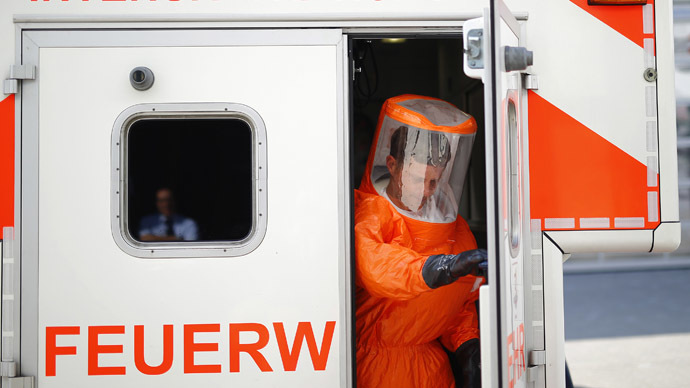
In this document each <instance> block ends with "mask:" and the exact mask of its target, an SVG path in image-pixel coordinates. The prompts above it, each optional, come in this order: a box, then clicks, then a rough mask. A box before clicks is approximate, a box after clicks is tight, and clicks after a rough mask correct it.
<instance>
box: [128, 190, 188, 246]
mask: <svg viewBox="0 0 690 388" xmlns="http://www.w3.org/2000/svg"><path fill="white" fill-rule="evenodd" d="M156 208H157V209H158V214H151V215H148V216H145V217H143V218H142V219H141V225H140V227H139V240H141V241H180V240H185V241H194V240H198V239H199V233H198V228H197V225H196V222H194V220H192V219H191V218H187V217H183V216H181V215H179V214H176V213H175V197H174V196H173V193H172V191H171V190H170V189H168V188H165V187H164V188H161V189H158V191H156Z"/></svg>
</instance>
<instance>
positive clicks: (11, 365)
mask: <svg viewBox="0 0 690 388" xmlns="http://www.w3.org/2000/svg"><path fill="white" fill-rule="evenodd" d="M0 376H2V387H3V388H33V387H34V378H33V377H31V376H28V377H23V376H17V363H16V362H12V361H9V362H7V361H3V362H0Z"/></svg>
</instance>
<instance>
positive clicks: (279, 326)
mask: <svg viewBox="0 0 690 388" xmlns="http://www.w3.org/2000/svg"><path fill="white" fill-rule="evenodd" d="M273 329H274V330H275V333H276V339H277V341H278V349H279V350H280V358H281V359H282V360H283V368H284V369H285V370H286V371H294V370H295V369H297V360H299V353H300V350H301V349H302V343H303V342H304V340H305V339H306V341H307V347H308V348H309V355H310V356H311V363H312V365H313V366H314V370H325V369H326V363H327V362H328V352H329V351H330V349H331V342H332V341H333V332H334V331H335V321H328V322H326V327H325V329H324V332H323V339H322V341H321V351H319V349H318V348H317V346H316V339H315V338H314V331H313V330H312V327H311V323H310V322H300V323H298V324H297V332H296V333H295V340H294V341H293V343H292V351H290V348H288V342H287V338H286V336H285V328H284V326H283V323H282V322H275V323H273Z"/></svg>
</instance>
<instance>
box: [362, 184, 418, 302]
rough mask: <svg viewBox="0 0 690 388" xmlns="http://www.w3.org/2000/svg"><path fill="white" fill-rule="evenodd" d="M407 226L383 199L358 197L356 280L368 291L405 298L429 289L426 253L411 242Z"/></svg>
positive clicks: (373, 293) (383, 295) (374, 293)
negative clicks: (423, 274) (420, 251)
mask: <svg viewBox="0 0 690 388" xmlns="http://www.w3.org/2000/svg"><path fill="white" fill-rule="evenodd" d="M406 228H407V226H406V225H405V223H404V221H403V220H402V218H401V217H399V216H395V215H393V214H392V212H391V210H390V208H389V207H388V203H387V202H386V201H385V200H376V199H375V198H371V197H369V198H366V199H364V200H359V201H358V204H357V209H356V211H355V252H356V255H357V260H356V270H357V275H358V276H357V281H358V282H359V283H360V286H362V287H364V288H365V289H366V290H367V291H369V293H370V294H372V295H374V296H378V297H385V298H391V299H398V300H407V299H412V298H414V297H416V296H417V295H419V294H421V293H423V292H427V291H429V290H430V288H429V286H427V285H426V283H425V282H424V279H423V278H422V266H423V265H424V262H425V261H426V259H427V258H428V256H423V255H420V254H419V253H417V252H415V251H413V250H412V249H410V248H408V247H409V246H411V242H410V241H409V240H410V237H409V233H406Z"/></svg>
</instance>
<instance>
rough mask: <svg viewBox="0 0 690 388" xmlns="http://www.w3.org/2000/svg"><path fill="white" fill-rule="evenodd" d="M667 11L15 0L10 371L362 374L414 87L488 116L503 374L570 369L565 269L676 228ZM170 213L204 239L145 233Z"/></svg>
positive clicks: (508, 380)
mask: <svg viewBox="0 0 690 388" xmlns="http://www.w3.org/2000/svg"><path fill="white" fill-rule="evenodd" d="M672 20H673V19H672V2H671V1H662V0H656V1H655V0H589V1H588V0H549V1H537V0H482V1H463V0H426V1H421V0H396V1H393V0H320V1H316V0H252V1H249V0H3V1H2V4H0V79H2V81H3V82H2V83H3V89H2V92H3V94H2V95H0V227H2V235H0V238H1V239H2V266H1V275H0V278H1V279H2V286H1V289H2V291H1V292H2V305H1V309H0V310H1V316H0V323H1V332H2V336H1V339H0V348H1V351H0V353H1V363H0V375H1V376H2V385H1V386H2V387H3V388H22V387H23V388H30V387H38V388H57V387H70V388H74V387H123V386H126V387H166V388H172V387H203V386H209V387H222V386H226V387H343V388H345V387H356V386H357V381H356V360H355V338H354V337H355V318H354V310H355V307H356V306H355V302H354V290H355V285H354V265H355V262H356V257H354V253H353V244H354V243H353V240H354V226H353V223H354V218H353V206H354V205H353V201H354V199H353V192H354V189H356V188H357V187H358V185H359V180H360V178H361V174H362V171H361V170H362V168H363V163H364V162H363V160H366V155H367V153H368V152H369V148H370V146H371V141H372V139H371V136H372V132H373V130H374V128H375V126H376V117H377V115H378V112H379V110H380V108H381V104H382V103H383V101H384V100H385V99H387V98H389V97H393V96H396V95H402V94H417V95H423V96H431V97H436V98H440V99H442V100H445V101H448V102H450V103H452V104H454V105H456V106H457V107H458V108H460V109H461V110H463V111H464V112H466V113H467V114H469V115H471V116H472V117H474V119H475V120H476V121H477V124H478V129H477V133H476V136H475V139H474V146H473V150H472V157H471V161H470V164H469V169H468V171H467V174H466V180H465V185H464V192H463V194H462V199H461V203H460V211H459V212H460V214H461V215H462V216H463V217H464V219H465V220H467V221H468V224H469V225H470V228H471V229H472V232H473V234H474V235H475V238H476V240H477V242H478V244H479V246H480V247H482V248H486V249H487V251H488V255H489V259H488V275H487V282H486V283H485V284H484V285H482V286H481V288H480V297H479V303H478V305H479V320H480V330H481V338H480V342H481V359H482V369H481V373H482V386H483V387H504V388H514V387H564V386H565V356H564V313H563V262H564V261H565V260H566V259H567V258H568V257H569V256H570V254H572V253H577V252H669V251H672V250H674V249H676V247H677V246H678V245H679V243H680V223H679V217H678V214H679V210H678V183H677V182H678V178H677V165H676V125H675V99H674V57H673V39H672V36H673V35H672ZM163 194H165V195H163ZM163 208H165V209H168V210H167V211H171V212H172V211H174V212H175V214H176V216H177V217H183V218H184V220H185V222H186V223H187V226H186V227H185V230H186V231H185V232H184V233H189V236H191V237H190V238H188V239H184V240H180V239H178V240H176V241H164V240H157V241H152V240H148V239H146V238H145V236H146V234H145V233H144V231H145V230H147V229H146V228H148V227H149V226H147V224H146V222H144V219H145V218H146V217H147V216H148V215H150V214H155V213H156V211H161V209H163ZM175 228H176V229H177V228H178V226H175Z"/></svg>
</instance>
